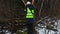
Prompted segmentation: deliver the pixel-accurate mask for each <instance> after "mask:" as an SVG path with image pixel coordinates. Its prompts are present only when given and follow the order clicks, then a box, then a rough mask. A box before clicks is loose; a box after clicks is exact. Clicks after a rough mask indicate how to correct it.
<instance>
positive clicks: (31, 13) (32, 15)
mask: <svg viewBox="0 0 60 34" xmlns="http://www.w3.org/2000/svg"><path fill="white" fill-rule="evenodd" d="M26 18H34V10H33V9H32V10H30V9H29V8H28V7H27V14H26Z"/></svg>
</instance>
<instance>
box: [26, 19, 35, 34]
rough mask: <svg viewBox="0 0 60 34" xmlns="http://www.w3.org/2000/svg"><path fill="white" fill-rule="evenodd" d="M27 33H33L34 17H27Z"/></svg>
mask: <svg viewBox="0 0 60 34" xmlns="http://www.w3.org/2000/svg"><path fill="white" fill-rule="evenodd" d="M26 23H27V34H34V26H33V24H34V19H27V20H26Z"/></svg>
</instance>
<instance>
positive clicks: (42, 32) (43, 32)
mask: <svg viewBox="0 0 60 34" xmlns="http://www.w3.org/2000/svg"><path fill="white" fill-rule="evenodd" d="M57 29H58V31H57V32H55V31H52V30H49V32H48V30H47V29H45V28H40V29H39V30H38V29H36V30H37V32H38V34H47V32H48V34H60V20H58V27H57Z"/></svg>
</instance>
